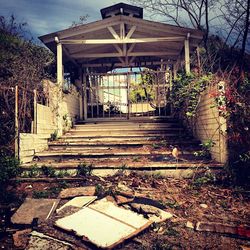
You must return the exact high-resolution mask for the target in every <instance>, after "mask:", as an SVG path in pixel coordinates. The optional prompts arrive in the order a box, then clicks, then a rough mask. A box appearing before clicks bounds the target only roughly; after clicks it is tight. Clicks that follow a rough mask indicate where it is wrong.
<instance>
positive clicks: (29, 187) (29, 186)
mask: <svg viewBox="0 0 250 250" xmlns="http://www.w3.org/2000/svg"><path fill="white" fill-rule="evenodd" d="M31 188H33V186H32V185H28V186H26V187H25V189H31Z"/></svg>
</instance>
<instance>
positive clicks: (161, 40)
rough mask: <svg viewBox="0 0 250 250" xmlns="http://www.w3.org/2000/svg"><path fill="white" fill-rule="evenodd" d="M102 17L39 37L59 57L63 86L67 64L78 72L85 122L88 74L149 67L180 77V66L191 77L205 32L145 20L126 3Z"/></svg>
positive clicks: (141, 14) (117, 5) (108, 10)
mask: <svg viewBox="0 0 250 250" xmlns="http://www.w3.org/2000/svg"><path fill="white" fill-rule="evenodd" d="M101 15H102V20H99V21H95V22H91V23H87V24H82V25H78V26H75V27H71V28H68V29H65V30H61V31H57V32H54V33H50V34H47V35H44V36H41V37H39V38H40V40H41V41H42V42H43V43H44V44H45V45H46V46H47V47H48V48H49V49H50V50H51V51H52V52H53V53H55V54H56V58H57V82H58V84H59V85H62V84H63V82H64V70H65V67H64V66H65V65H66V64H68V63H70V64H71V65H73V67H74V68H75V70H76V71H77V72H78V78H79V80H80V81H81V83H82V88H81V91H82V93H83V95H82V96H83V104H82V114H81V115H80V116H81V118H85V119H86V118H87V112H88V111H87V107H86V106H88V101H87V99H88V95H89V94H87V92H88V87H89V86H88V81H87V80H86V74H89V73H95V74H104V73H107V72H110V71H112V70H114V69H117V68H125V69H128V68H132V67H134V68H138V67H146V68H149V69H152V70H156V69H159V68H160V69H161V70H166V69H168V70H171V72H173V77H176V72H177V70H178V68H179V67H180V65H184V67H185V71H186V73H187V74H189V73H190V55H191V53H193V52H194V51H195V49H196V48H197V47H198V45H199V43H200V42H201V40H202V37H203V33H202V32H201V31H199V30H195V29H190V28H184V27H178V26H174V25H169V24H165V23H161V22H156V21H148V20H145V19H143V9H142V8H139V7H136V6H132V5H128V4H124V3H119V4H116V5H113V6H110V7H107V8H104V9H102V10H101ZM99 87H100V86H99ZM158 89H159V88H158ZM92 90H93V89H92ZM92 104H93V103H92ZM89 105H90V104H89ZM84 106H85V107H84ZM92 112H93V110H92Z"/></svg>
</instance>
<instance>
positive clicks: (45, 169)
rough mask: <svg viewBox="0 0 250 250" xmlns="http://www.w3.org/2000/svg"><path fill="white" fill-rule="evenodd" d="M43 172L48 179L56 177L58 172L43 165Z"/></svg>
mask: <svg viewBox="0 0 250 250" xmlns="http://www.w3.org/2000/svg"><path fill="white" fill-rule="evenodd" d="M41 170H42V173H43V174H44V175H45V176H47V177H56V170H55V169H54V168H53V167H51V166H45V165H42V167H41Z"/></svg>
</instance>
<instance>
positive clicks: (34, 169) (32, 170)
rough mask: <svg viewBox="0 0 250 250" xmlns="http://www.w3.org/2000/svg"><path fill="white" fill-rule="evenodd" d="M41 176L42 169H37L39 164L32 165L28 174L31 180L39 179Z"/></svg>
mask: <svg viewBox="0 0 250 250" xmlns="http://www.w3.org/2000/svg"><path fill="white" fill-rule="evenodd" d="M39 174H40V169H39V168H38V167H37V164H34V165H32V166H31V167H30V168H29V170H28V173H27V175H28V177H29V178H34V177H37V176H39Z"/></svg>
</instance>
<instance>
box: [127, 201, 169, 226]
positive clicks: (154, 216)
mask: <svg viewBox="0 0 250 250" xmlns="http://www.w3.org/2000/svg"><path fill="white" fill-rule="evenodd" d="M130 206H131V207H132V208H133V209H134V210H136V211H137V212H138V213H143V214H145V215H146V216H147V217H148V218H149V220H151V221H153V222H155V223H160V222H164V221H166V220H167V219H170V218H172V217H173V215H172V214H171V213H168V212H166V211H163V210H161V209H159V208H157V207H154V206H150V205H144V204H138V203H131V204H130Z"/></svg>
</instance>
